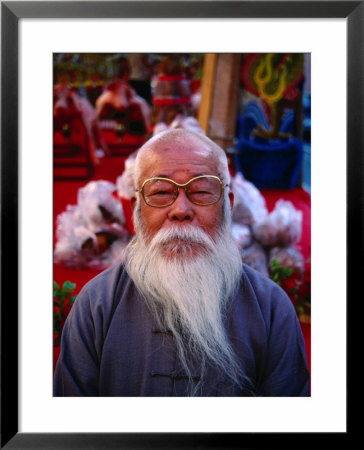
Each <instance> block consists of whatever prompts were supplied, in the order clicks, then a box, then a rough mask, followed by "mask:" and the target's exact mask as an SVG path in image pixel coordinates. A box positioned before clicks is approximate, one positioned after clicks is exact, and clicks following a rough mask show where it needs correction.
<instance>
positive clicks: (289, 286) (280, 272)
mask: <svg viewBox="0 0 364 450" xmlns="http://www.w3.org/2000/svg"><path fill="white" fill-rule="evenodd" d="M270 277H271V278H272V280H273V281H275V282H276V283H277V284H278V285H279V286H281V287H282V289H283V290H284V291H285V292H286V293H287V294H288V296H289V298H290V299H291V301H292V303H293V305H294V307H295V309H296V312H297V315H298V318H299V320H300V321H301V322H303V323H310V321H311V263H310V261H307V263H306V267H305V270H304V271H303V272H302V271H300V270H298V269H294V268H292V267H285V266H282V265H281V263H280V261H279V260H278V259H275V258H273V259H272V260H271V264H270Z"/></svg>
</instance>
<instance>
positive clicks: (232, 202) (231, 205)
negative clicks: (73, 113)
mask: <svg viewBox="0 0 364 450" xmlns="http://www.w3.org/2000/svg"><path fill="white" fill-rule="evenodd" d="M228 195H229V200H230V208H231V209H233V206H234V192H232V191H229V194H228Z"/></svg>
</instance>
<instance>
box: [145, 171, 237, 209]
mask: <svg viewBox="0 0 364 450" xmlns="http://www.w3.org/2000/svg"><path fill="white" fill-rule="evenodd" d="M225 186H228V185H227V184H226V185H225ZM181 187H182V188H184V190H185V192H186V195H187V198H188V199H189V200H190V201H191V202H192V203H194V204H195V205H200V206H208V205H213V204H214V203H217V202H218V201H219V200H220V198H221V196H222V193H223V191H224V185H223V183H222V181H221V180H220V178H219V177H216V176H215V175H201V176H198V177H194V178H192V179H191V180H190V181H187V183H184V184H179V183H176V182H175V181H173V180H170V179H169V178H162V177H153V178H148V179H147V180H145V181H144V182H143V184H142V187H141V189H140V190H137V192H141V194H142V196H143V199H144V201H145V203H146V204H147V205H149V206H154V207H155V208H164V207H166V206H169V205H172V203H174V201H175V200H176V198H177V197H178V194H179V190H180V188H181Z"/></svg>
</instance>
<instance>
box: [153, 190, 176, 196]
mask: <svg viewBox="0 0 364 450" xmlns="http://www.w3.org/2000/svg"><path fill="white" fill-rule="evenodd" d="M171 194H173V192H171V191H156V192H151V194H150V195H171Z"/></svg>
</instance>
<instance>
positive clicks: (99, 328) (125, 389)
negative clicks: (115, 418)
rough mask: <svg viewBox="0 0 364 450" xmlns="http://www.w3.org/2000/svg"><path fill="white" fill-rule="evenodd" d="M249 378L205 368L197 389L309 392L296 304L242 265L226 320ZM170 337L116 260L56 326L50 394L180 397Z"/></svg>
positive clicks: (183, 379) (182, 389) (184, 389)
mask: <svg viewBox="0 0 364 450" xmlns="http://www.w3.org/2000/svg"><path fill="white" fill-rule="evenodd" d="M226 328H227V333H228V336H229V338H230V341H231V343H232V346H233V348H234V350H235V352H236V354H237V356H238V361H239V363H240V364H241V368H242V370H243V371H244V374H245V375H246V377H247V378H246V379H247V380H249V382H246V383H243V384H242V385H240V386H238V385H231V383H230V382H229V381H228V380H227V379H226V376H224V375H223V374H221V373H219V372H218V371H216V370H214V369H213V368H209V369H208V371H207V372H206V373H205V375H204V378H203V380H202V382H201V380H200V379H199V376H200V374H199V371H198V366H197V369H196V373H193V374H192V375H193V379H194V382H196V383H197V382H198V381H200V383H199V389H198V391H197V395H199V396H225V397H226V396H275V397H278V396H279V397H281V396H309V395H310V392H309V390H310V388H309V384H310V375H309V371H308V368H307V361H306V352H305V344H304V340H303V336H302V332H301V328H300V324H299V321H298V319H297V315H296V312H295V310H294V307H293V305H292V303H291V301H290V299H289V298H288V296H287V295H286V294H285V292H284V291H283V290H282V289H281V288H280V287H279V286H278V285H277V284H276V283H274V282H273V281H272V280H270V279H269V278H268V277H265V276H264V275H261V274H260V273H258V272H257V271H255V270H253V269H252V268H250V267H248V266H246V265H244V268H243V273H242V279H241V285H240V288H239V290H238V291H237V293H236V295H235V297H234V298H233V299H232V303H231V308H230V310H229V315H228V317H227V319H226ZM188 386H189V385H188V379H187V376H186V374H185V373H184V372H183V371H182V370H181V368H180V367H179V363H178V358H177V351H176V347H175V343H174V338H173V336H172V335H171V333H170V332H169V331H168V330H161V329H159V328H158V326H157V324H156V322H155V320H154V318H153V316H152V314H151V313H150V311H149V309H148V308H147V306H146V304H145V302H144V301H143V298H142V296H141V295H140V293H139V292H138V290H137V289H136V287H135V285H134V283H133V281H132V280H131V279H130V277H129V276H128V274H127V273H126V271H125V269H124V268H123V266H122V264H118V265H116V266H113V267H111V268H109V269H107V270H105V271H104V272H102V273H101V274H99V275H98V276H97V277H95V278H94V279H92V280H91V281H89V282H88V283H87V284H86V285H85V286H84V287H83V289H82V290H81V292H80V293H79V294H78V296H77V299H76V301H75V303H74V305H73V307H72V310H71V312H70V314H69V316H68V318H67V320H66V324H65V326H64V330H63V333H62V341H61V352H60V356H59V359H58V362H57V366H56V370H55V376H54V395H55V396H102V397H108V396H118V397H119V396H121V397H126V396H158V397H159V396H186V395H188V392H189V391H188Z"/></svg>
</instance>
